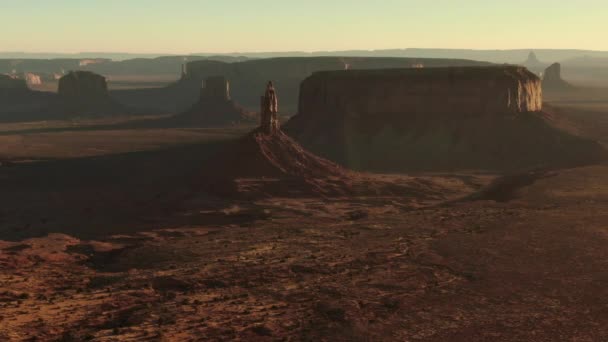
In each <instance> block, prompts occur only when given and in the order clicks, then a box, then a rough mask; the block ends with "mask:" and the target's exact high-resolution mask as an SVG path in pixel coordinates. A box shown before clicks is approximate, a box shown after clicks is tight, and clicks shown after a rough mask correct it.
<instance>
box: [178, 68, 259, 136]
mask: <svg viewBox="0 0 608 342" xmlns="http://www.w3.org/2000/svg"><path fill="white" fill-rule="evenodd" d="M173 121H175V122H180V123H185V124H193V125H201V126H228V125H234V124H239V123H246V122H252V121H253V116H252V115H251V114H250V113H249V112H247V111H246V110H245V109H243V108H242V107H240V106H238V105H237V104H235V103H234V101H232V99H231V96H230V82H229V81H228V80H226V78H225V77H222V76H213V77H207V78H206V79H205V80H204V81H203V82H202V87H201V90H200V96H199V100H198V102H197V103H196V104H195V105H194V106H192V108H190V109H189V110H188V111H186V112H184V113H181V114H178V115H176V116H175V118H174V120H173Z"/></svg>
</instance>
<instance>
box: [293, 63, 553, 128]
mask: <svg viewBox="0 0 608 342" xmlns="http://www.w3.org/2000/svg"><path fill="white" fill-rule="evenodd" d="M541 109H542V89H541V81H540V79H539V78H538V77H537V76H536V75H534V74H533V73H532V72H530V71H528V70H527V69H526V68H524V67H518V66H497V67H493V66H492V67H449V68H412V69H391V70H349V71H330V72H318V73H315V74H313V75H312V76H311V77H309V78H308V79H306V80H305V81H304V82H303V83H302V86H301V90H300V101H299V111H298V115H299V116H317V115H322V116H325V115H332V116H333V115H344V116H358V117H363V116H370V117H371V116H376V117H379V116H382V115H395V114H397V115H402V116H403V117H404V118H407V117H408V116H429V117H433V116H438V115H450V116H454V115H456V116H458V115H463V116H470V115H497V114H517V113H525V112H538V111H540V110H541Z"/></svg>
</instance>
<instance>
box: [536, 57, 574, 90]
mask: <svg viewBox="0 0 608 342" xmlns="http://www.w3.org/2000/svg"><path fill="white" fill-rule="evenodd" d="M572 88H573V87H572V85H570V84H569V83H568V82H566V81H564V80H563V79H562V66H561V64H559V63H553V64H551V66H549V67H548V68H547V69H545V72H544V73H543V89H544V90H549V91H552V90H553V91H554V90H558V91H559V90H569V89H572Z"/></svg>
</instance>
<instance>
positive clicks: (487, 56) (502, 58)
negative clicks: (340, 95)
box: [0, 48, 608, 63]
mask: <svg viewBox="0 0 608 342" xmlns="http://www.w3.org/2000/svg"><path fill="white" fill-rule="evenodd" d="M530 51H534V52H535V53H536V55H537V56H538V58H539V59H540V60H541V61H544V62H559V61H564V60H567V59H571V58H581V57H607V58H608V51H592V50H575V49H514V50H470V49H421V48H409V49H387V50H347V51H316V52H302V51H288V52H235V53H205V52H201V53H193V54H189V55H187V56H200V57H210V56H216V57H220V56H227V57H228V56H229V57H246V58H272V57H314V56H344V57H355V56H358V57H416V58H458V59H472V60H478V61H487V62H493V63H521V62H523V61H525V60H526V58H527V56H528V54H529V53H530ZM161 56H172V57H178V55H172V54H160V53H159V54H137V53H121V52H81V53H29V52H0V58H2V59H86V58H105V59H111V60H114V61H122V60H127V59H136V58H156V57H161Z"/></svg>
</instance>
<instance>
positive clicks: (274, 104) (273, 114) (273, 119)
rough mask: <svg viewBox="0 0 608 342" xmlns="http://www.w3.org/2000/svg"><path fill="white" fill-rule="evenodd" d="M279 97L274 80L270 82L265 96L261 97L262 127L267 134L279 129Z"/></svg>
mask: <svg viewBox="0 0 608 342" xmlns="http://www.w3.org/2000/svg"><path fill="white" fill-rule="evenodd" d="M278 112H279V99H278V97H277V93H276V90H275V89H274V85H273V84H272V82H268V85H267V86H266V92H265V93H264V96H262V97H261V98H260V117H261V125H260V129H261V131H262V132H264V133H266V134H273V133H275V132H276V131H277V130H278V129H279V119H278V118H277V113H278Z"/></svg>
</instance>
